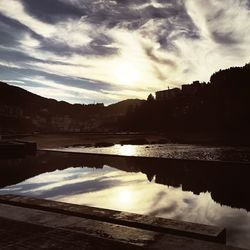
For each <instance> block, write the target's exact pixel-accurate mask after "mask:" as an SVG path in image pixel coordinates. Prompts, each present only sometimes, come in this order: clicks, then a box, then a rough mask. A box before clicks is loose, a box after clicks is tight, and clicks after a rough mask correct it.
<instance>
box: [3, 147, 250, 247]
mask: <svg viewBox="0 0 250 250" xmlns="http://www.w3.org/2000/svg"><path fill="white" fill-rule="evenodd" d="M0 166H1V171H2V174H1V177H0V185H1V189H0V194H6V193H8V194H10V193H12V194H20V195H27V196H32V197H37V198H45V199H51V200H56V201H63V202H69V203H75V204H83V205H89V206H94V207H102V208H109V209H115V210H121V211H128V212H135V213H139V214H148V215H152V216H160V217H165V218H172V219H178V220H183V221H191V222H197V223H204V224H211V225H217V226H222V227H226V228H227V234H228V235H227V239H228V241H227V243H228V244H230V245H234V246H239V247H245V248H249V249H250V213H249V211H250V202H249V194H250V191H249V184H248V176H249V173H250V169H249V165H248V164H242V165H240V164H236V165H235V164H232V165H230V164H228V163H226V164H217V163H215V164H214V163H212V162H211V163H207V162H197V163H195V162H192V161H176V160H167V159H153V158H152V159H151V158H137V157H117V156H105V155H103V156H101V155H99V156H98V155H95V156H93V155H92V156H91V155H84V154H71V153H59V152H54V153H53V152H39V153H38V155H37V156H35V157H26V158H24V159H13V160H7V159H5V160H0ZM239 178H240V179H239Z"/></svg>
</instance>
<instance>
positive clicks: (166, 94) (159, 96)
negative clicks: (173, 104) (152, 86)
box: [155, 88, 181, 101]
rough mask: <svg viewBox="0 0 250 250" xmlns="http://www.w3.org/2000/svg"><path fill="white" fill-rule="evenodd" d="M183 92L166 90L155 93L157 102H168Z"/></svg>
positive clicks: (176, 89)
mask: <svg viewBox="0 0 250 250" xmlns="http://www.w3.org/2000/svg"><path fill="white" fill-rule="evenodd" d="M180 92H181V90H180V89H179V88H173V89H166V90H161V91H157V92H155V97H156V101H168V100H171V99H173V98H175V97H177V96H178V95H179V94H180Z"/></svg>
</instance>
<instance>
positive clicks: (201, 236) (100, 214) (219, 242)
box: [0, 195, 239, 250]
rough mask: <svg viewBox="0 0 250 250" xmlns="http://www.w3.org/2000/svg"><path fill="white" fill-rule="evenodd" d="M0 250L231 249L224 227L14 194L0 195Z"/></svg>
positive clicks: (233, 249) (232, 248)
mask: <svg viewBox="0 0 250 250" xmlns="http://www.w3.org/2000/svg"><path fill="white" fill-rule="evenodd" d="M0 225H1V226H0V249H1V250H30V249H52V250H53V249H55V250H56V249H67V250H71V249H83V250H85V249H88V250H92V249H93V250H96V249H103V250H106V249H118V250H123V249H132V250H133V249H152V250H153V249H159V250H161V249H162V250H163V249H164V250H165V249H168V250H179V249H182V250H186V249H187V250H189V249H190V250H191V249H197V250H208V249H209V250H237V249H239V248H234V247H229V246H226V245H225V244H224V243H225V230H224V229H222V228H217V227H213V226H206V225H200V224H194V223H186V222H179V221H174V220H168V219H161V218H154V217H150V216H143V215H137V214H131V213H125V212H119V211H113V210H107V209H100V208H92V207H87V206H79V205H72V204H67V203H61V202H55V201H48V200H40V199H34V198H28V197H22V196H15V195H4V196H0Z"/></svg>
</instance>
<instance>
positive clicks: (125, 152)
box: [118, 145, 137, 156]
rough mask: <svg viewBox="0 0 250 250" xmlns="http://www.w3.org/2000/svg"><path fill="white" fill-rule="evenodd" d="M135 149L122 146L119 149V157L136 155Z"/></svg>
mask: <svg viewBox="0 0 250 250" xmlns="http://www.w3.org/2000/svg"><path fill="white" fill-rule="evenodd" d="M136 151H137V147H136V146H134V145H123V146H121V147H120V148H119V152H118V154H120V155H128V156H129V155H136Z"/></svg>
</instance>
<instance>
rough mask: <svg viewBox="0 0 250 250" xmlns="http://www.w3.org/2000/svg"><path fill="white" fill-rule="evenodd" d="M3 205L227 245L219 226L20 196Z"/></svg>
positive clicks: (4, 200)
mask: <svg viewBox="0 0 250 250" xmlns="http://www.w3.org/2000/svg"><path fill="white" fill-rule="evenodd" d="M0 203H2V204H9V205H14V206H19V207H25V208H32V209H38V210H41V211H49V212H56V213H60V214H64V215H71V216H77V217H81V218H86V219H93V220H98V221H103V222H109V223H113V224H117V225H123V226H128V227H133V228H140V229H146V230H151V231H155V232H160V233H167V234H173V235H176V236H184V237H190V238H193V239H199V240H206V241H211V242H218V243H225V242H226V230H225V229H224V228H219V227H215V226H209V225H202V224H196V223H190V222H182V221H175V220H170V219H164V218H157V217H151V216H146V215H138V214H133V213H126V212H120V211H114V210H109V209H101V208H93V207H88V206H82V205H74V204H68V203H63V202H56V201H49V200H42V199H35V198H30V197H24V196H17V195H2V196H0Z"/></svg>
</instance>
